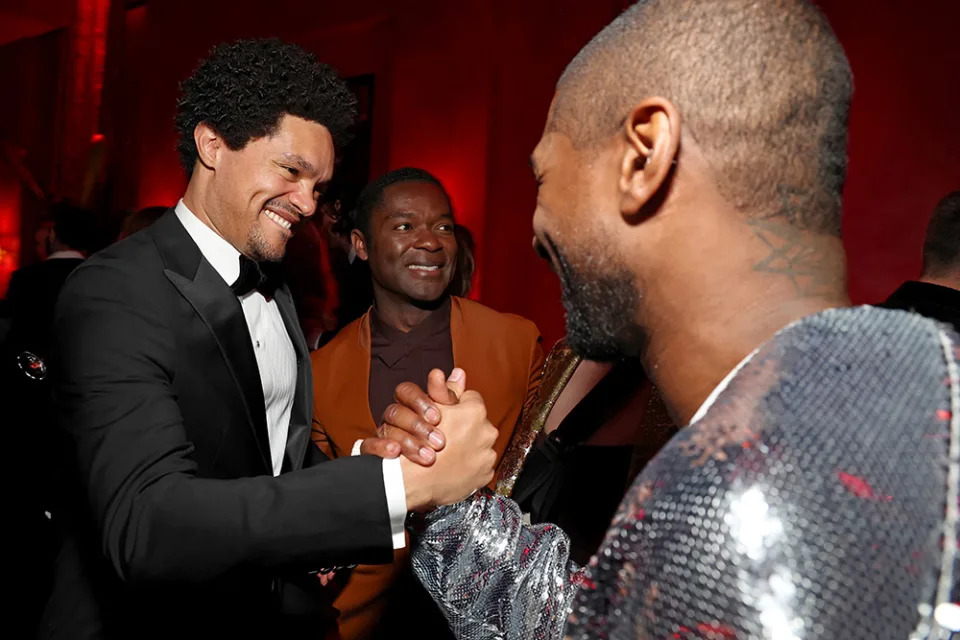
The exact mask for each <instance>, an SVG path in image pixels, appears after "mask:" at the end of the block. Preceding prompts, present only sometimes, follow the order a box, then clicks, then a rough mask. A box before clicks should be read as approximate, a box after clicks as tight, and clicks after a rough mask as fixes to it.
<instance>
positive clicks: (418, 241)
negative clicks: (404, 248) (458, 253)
mask: <svg viewBox="0 0 960 640" xmlns="http://www.w3.org/2000/svg"><path fill="white" fill-rule="evenodd" d="M413 246H414V248H416V249H421V250H423V251H440V249H441V248H442V246H441V244H440V239H439V238H437V234H436V233H434V232H433V230H431V229H421V230H420V231H419V232H418V233H417V236H416V238H415V239H414V244H413Z"/></svg>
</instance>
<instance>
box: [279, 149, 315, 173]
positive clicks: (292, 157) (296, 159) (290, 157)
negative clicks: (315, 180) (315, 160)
mask: <svg viewBox="0 0 960 640" xmlns="http://www.w3.org/2000/svg"><path fill="white" fill-rule="evenodd" d="M283 159H284V160H287V161H288V162H292V163H294V164H295V165H297V166H298V167H300V168H301V169H303V170H304V171H313V165H312V164H310V163H309V162H307V161H306V160H304V159H303V158H302V157H301V156H298V155H297V154H295V153H290V152H286V153H284V154H283Z"/></svg>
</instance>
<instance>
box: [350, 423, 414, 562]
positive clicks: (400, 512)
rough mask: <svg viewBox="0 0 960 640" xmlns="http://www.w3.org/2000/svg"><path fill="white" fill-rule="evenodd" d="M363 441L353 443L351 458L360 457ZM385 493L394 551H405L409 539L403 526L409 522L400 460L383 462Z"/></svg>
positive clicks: (394, 459) (392, 459)
mask: <svg viewBox="0 0 960 640" xmlns="http://www.w3.org/2000/svg"><path fill="white" fill-rule="evenodd" d="M362 442H363V440H357V441H356V442H354V443H353V449H351V450H350V455H351V456H358V455H360V444H361V443H362ZM383 491H384V493H385V494H386V496H387V513H388V514H389V516H390V537H391V538H392V540H393V548H394V549H403V548H404V547H405V546H407V537H406V535H405V534H404V529H403V524H404V523H405V522H406V521H407V489H406V487H405V486H404V485H403V472H402V471H401V470H400V458H390V459H384V461H383Z"/></svg>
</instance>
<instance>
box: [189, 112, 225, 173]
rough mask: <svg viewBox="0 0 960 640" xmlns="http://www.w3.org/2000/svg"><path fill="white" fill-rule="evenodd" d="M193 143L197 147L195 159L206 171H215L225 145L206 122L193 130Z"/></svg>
mask: <svg viewBox="0 0 960 640" xmlns="http://www.w3.org/2000/svg"><path fill="white" fill-rule="evenodd" d="M193 142H194V144H196V145H197V159H198V160H199V161H200V164H202V165H203V166H205V167H206V168H207V169H213V170H215V169H216V168H217V165H218V164H219V163H220V158H221V156H222V155H223V151H224V150H225V149H226V147H227V146H226V144H225V143H224V141H223V138H221V137H220V134H219V133H217V131H216V130H215V129H214V128H213V127H211V126H210V125H209V124H207V123H206V122H201V123H200V124H198V125H197V126H196V127H194V128H193Z"/></svg>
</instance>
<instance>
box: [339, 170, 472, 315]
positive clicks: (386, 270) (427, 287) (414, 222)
mask: <svg viewBox="0 0 960 640" xmlns="http://www.w3.org/2000/svg"><path fill="white" fill-rule="evenodd" d="M368 235H369V237H364V235H363V234H362V233H360V232H359V231H354V232H353V241H354V248H355V249H356V251H357V255H358V256H360V258H361V259H363V260H367V261H368V262H369V264H370V272H371V274H372V275H373V283H374V289H379V290H380V291H381V292H386V293H389V294H390V295H391V297H394V298H399V299H401V300H405V301H409V302H413V303H414V304H416V303H431V302H435V301H437V300H439V299H440V298H442V297H443V296H444V293H445V292H446V290H447V287H448V286H449V285H450V279H451V278H452V277H453V271H454V268H455V266H456V264H455V263H456V257H457V239H456V237H455V236H454V224H453V213H452V212H451V210H450V201H449V200H448V199H447V195H446V194H445V193H444V191H443V189H441V188H440V187H438V186H437V185H435V184H432V183H429V182H401V183H398V184H394V185H391V186H389V187H387V188H386V189H385V190H384V192H383V198H382V200H381V202H380V204H379V205H378V206H377V207H376V208H374V210H373V212H372V214H371V216H370V224H369V234H368ZM378 299H379V298H378Z"/></svg>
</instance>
